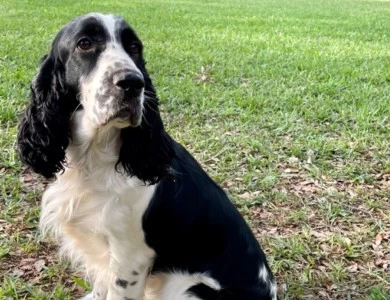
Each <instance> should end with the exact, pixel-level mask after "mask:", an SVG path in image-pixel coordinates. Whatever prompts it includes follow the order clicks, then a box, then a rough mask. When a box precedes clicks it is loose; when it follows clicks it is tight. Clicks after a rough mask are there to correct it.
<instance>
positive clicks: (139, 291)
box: [107, 240, 154, 300]
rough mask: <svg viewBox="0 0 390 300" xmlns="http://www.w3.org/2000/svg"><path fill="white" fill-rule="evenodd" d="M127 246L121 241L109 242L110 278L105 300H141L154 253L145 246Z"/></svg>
mask: <svg viewBox="0 0 390 300" xmlns="http://www.w3.org/2000/svg"><path fill="white" fill-rule="evenodd" d="M137 246H138V247H134V245H129V244H128V243H126V242H125V241H123V240H117V241H110V252H111V259H110V270H111V275H112V276H111V278H110V281H111V282H109V286H108V293H107V300H141V299H142V297H143V294H144V289H145V284H146V278H147V276H148V274H149V270H150V267H151V265H152V262H153V257H154V252H153V251H152V250H151V249H150V248H148V247H147V246H146V245H145V244H143V245H137Z"/></svg>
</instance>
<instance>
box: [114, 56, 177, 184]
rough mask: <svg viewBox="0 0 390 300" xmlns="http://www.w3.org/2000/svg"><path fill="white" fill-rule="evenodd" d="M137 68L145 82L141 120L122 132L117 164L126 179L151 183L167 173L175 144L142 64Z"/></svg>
mask: <svg viewBox="0 0 390 300" xmlns="http://www.w3.org/2000/svg"><path fill="white" fill-rule="evenodd" d="M138 67H139V68H140V70H141V71H142V73H143V75H144V80H145V101H144V111H143V119H142V123H141V125H140V126H139V127H136V128H131V127H128V128H124V129H122V131H121V139H122V146H121V149H120V153H119V160H118V165H119V164H121V165H122V166H123V168H124V170H125V172H126V173H127V174H129V175H130V176H137V177H138V178H139V179H141V180H143V181H144V182H145V183H149V184H154V183H157V182H158V181H159V180H161V179H162V178H163V177H165V176H167V175H168V174H169V173H170V165H171V160H172V158H173V157H174V143H175V142H174V141H173V140H172V138H171V137H170V136H169V135H168V134H167V133H166V132H165V130H164V125H163V123H162V121H161V117H160V112H159V108H158V98H157V96H156V91H155V89H154V87H153V84H152V81H151V79H150V77H149V74H148V73H147V71H146V69H145V63H144V62H142V65H141V66H138Z"/></svg>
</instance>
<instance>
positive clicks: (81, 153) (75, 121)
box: [66, 111, 121, 174]
mask: <svg viewBox="0 0 390 300" xmlns="http://www.w3.org/2000/svg"><path fill="white" fill-rule="evenodd" d="M120 132H121V129H120V128H117V127H115V126H113V124H107V125H105V126H101V127H99V126H97V125H95V124H94V123H93V122H91V120H89V119H88V118H87V116H86V115H85V114H84V112H83V111H79V112H77V113H76V114H75V115H74V116H73V118H72V120H71V142H70V145H69V147H68V149H67V150H66V156H67V161H68V165H69V167H72V168H77V169H79V170H80V171H82V172H83V173H86V174H90V173H92V172H94V171H96V169H99V168H107V167H115V164H116V162H117V161H118V156H119V150H120V146H121V140H120Z"/></svg>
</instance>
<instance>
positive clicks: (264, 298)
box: [187, 282, 277, 300]
mask: <svg viewBox="0 0 390 300" xmlns="http://www.w3.org/2000/svg"><path fill="white" fill-rule="evenodd" d="M187 293H188V294H190V295H193V296H195V297H197V298H199V299H202V300H276V299H277V296H276V284H275V283H274V282H270V284H269V285H263V286H261V285H259V286H254V287H252V288H246V289H229V288H227V289H221V290H215V289H212V288H211V287H209V286H207V285H205V284H203V283H201V284H197V285H195V286H193V287H191V288H190V289H189V290H188V291H187Z"/></svg>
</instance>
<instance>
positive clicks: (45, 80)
mask: <svg viewBox="0 0 390 300" xmlns="http://www.w3.org/2000/svg"><path fill="white" fill-rule="evenodd" d="M67 97H68V95H67V91H66V88H65V84H64V67H63V65H62V63H61V62H60V61H59V59H56V58H55V54H53V51H52V53H51V54H50V55H48V56H46V57H44V58H43V61H42V63H41V68H40V70H39V73H38V75H37V77H36V78H35V80H34V81H33V82H32V84H31V87H30V103H29V105H28V106H27V108H26V110H25V112H24V115H23V116H22V119H21V122H20V125H19V133H18V146H19V153H20V156H21V158H22V161H23V162H24V163H26V164H27V165H29V166H31V167H32V169H33V170H34V171H35V172H37V173H39V174H42V175H43V176H45V177H47V178H49V177H52V176H53V175H54V174H55V173H56V172H59V171H61V170H63V169H64V163H65V149H66V147H67V146H68V143H69V137H68V132H69V116H70V108H69V106H70V103H69V101H66V100H67V99H66V98H67Z"/></svg>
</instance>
